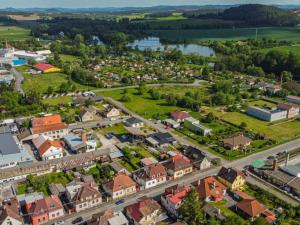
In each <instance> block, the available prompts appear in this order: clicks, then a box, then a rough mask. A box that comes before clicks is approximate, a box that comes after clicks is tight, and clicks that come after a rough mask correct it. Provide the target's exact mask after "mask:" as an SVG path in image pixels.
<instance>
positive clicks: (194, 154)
mask: <svg viewBox="0 0 300 225" xmlns="http://www.w3.org/2000/svg"><path fill="white" fill-rule="evenodd" d="M183 152H184V155H185V156H187V157H188V158H189V159H190V160H191V161H192V163H193V165H194V166H195V167H196V168H197V169H199V170H205V169H208V168H210V167H211V161H210V159H209V158H207V156H206V154H205V153H203V152H202V151H201V150H200V149H197V148H195V147H192V146H188V147H185V148H184V150H183Z"/></svg>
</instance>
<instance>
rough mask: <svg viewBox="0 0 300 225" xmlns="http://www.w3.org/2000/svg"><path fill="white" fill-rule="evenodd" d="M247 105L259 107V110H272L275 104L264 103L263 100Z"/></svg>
mask: <svg viewBox="0 0 300 225" xmlns="http://www.w3.org/2000/svg"><path fill="white" fill-rule="evenodd" d="M249 105H251V106H257V107H261V108H267V109H272V108H274V107H276V104H275V103H272V102H269V101H265V100H257V101H252V102H249Z"/></svg>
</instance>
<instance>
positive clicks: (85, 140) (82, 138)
mask: <svg viewBox="0 0 300 225" xmlns="http://www.w3.org/2000/svg"><path fill="white" fill-rule="evenodd" d="M81 140H82V142H83V143H86V142H87V137H86V133H85V132H83V133H81Z"/></svg>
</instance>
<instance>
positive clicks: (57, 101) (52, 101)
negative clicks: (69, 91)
mask: <svg viewBox="0 0 300 225" xmlns="http://www.w3.org/2000/svg"><path fill="white" fill-rule="evenodd" d="M71 102H72V97H71V96H64V97H57V98H47V99H44V100H43V103H44V104H47V105H49V106H58V105H61V104H69V103H71Z"/></svg>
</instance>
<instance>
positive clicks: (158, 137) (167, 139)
mask: <svg viewBox="0 0 300 225" xmlns="http://www.w3.org/2000/svg"><path fill="white" fill-rule="evenodd" d="M149 137H151V138H152V139H154V140H155V141H156V142H158V144H159V145H163V144H171V143H173V142H175V141H176V140H175V138H173V136H172V135H171V134H169V133H161V132H158V133H154V134H150V135H149Z"/></svg>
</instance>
